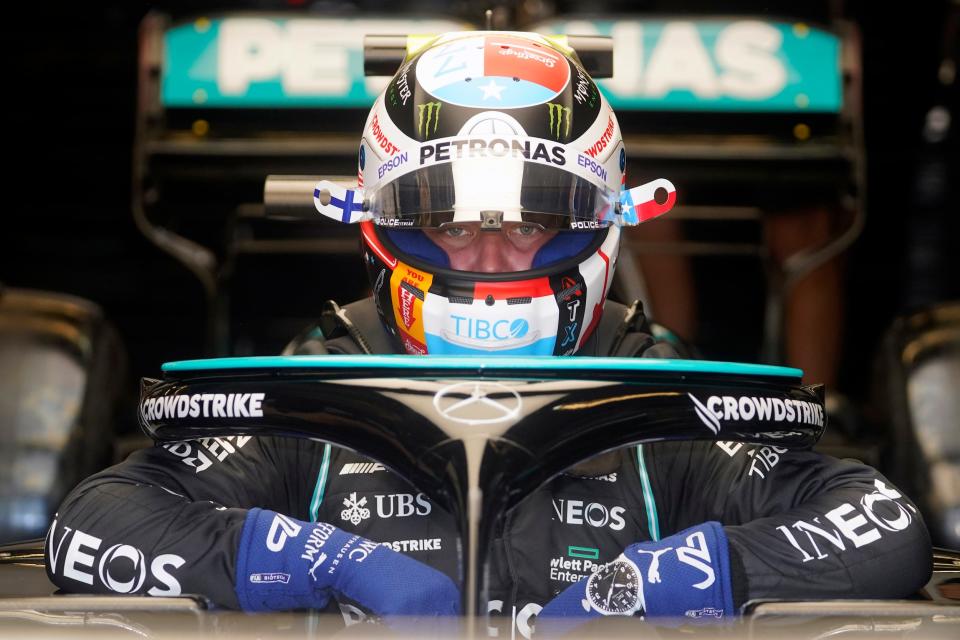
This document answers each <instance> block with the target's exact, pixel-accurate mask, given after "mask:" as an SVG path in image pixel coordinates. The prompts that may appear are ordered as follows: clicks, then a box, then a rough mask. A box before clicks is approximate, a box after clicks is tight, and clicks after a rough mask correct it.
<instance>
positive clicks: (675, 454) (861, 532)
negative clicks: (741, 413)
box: [648, 442, 932, 605]
mask: <svg viewBox="0 0 960 640" xmlns="http://www.w3.org/2000/svg"><path fill="white" fill-rule="evenodd" d="M648 450H649V453H650V456H649V458H650V460H649V464H650V466H651V467H652V471H653V473H652V478H651V479H652V482H653V493H654V497H655V499H656V502H657V505H658V509H659V512H660V514H661V515H662V517H664V519H665V521H666V522H664V523H662V524H661V526H664V525H665V527H666V529H667V530H668V532H675V531H680V530H683V529H686V528H688V527H692V526H696V525H698V524H700V523H703V522H706V521H710V520H714V521H718V522H720V523H721V524H722V525H723V529H724V531H725V533H726V537H727V540H728V543H729V548H730V561H731V562H730V566H731V571H732V572H733V574H734V575H733V576H732V577H733V588H734V600H735V604H737V605H739V604H741V603H742V602H743V601H745V600H749V599H754V598H805V599H810V598H899V597H904V596H908V595H910V594H911V593H913V592H915V591H916V590H917V589H919V588H921V587H922V586H923V585H924V584H925V583H926V582H927V580H928V579H929V577H930V573H931V570H932V560H931V558H932V554H931V545H930V538H929V534H928V533H927V529H926V527H925V526H924V523H923V521H922V519H921V517H920V514H919V512H918V511H917V509H916V507H915V506H914V505H913V503H911V502H910V500H909V499H908V498H907V497H906V496H903V495H902V494H901V493H900V491H898V490H897V489H896V488H895V487H894V486H893V485H892V484H891V483H890V482H889V481H887V480H886V479H885V478H884V477H883V476H881V475H880V473H879V472H877V471H876V470H875V469H873V468H871V467H868V466H866V465H864V464H861V463H859V462H856V461H853V460H837V459H835V458H831V457H829V456H825V455H821V454H819V453H816V452H813V451H788V450H786V449H782V448H775V447H767V446H757V445H748V444H741V443H736V442H725V443H713V442H685V443H663V444H659V445H651V446H649V447H648Z"/></svg>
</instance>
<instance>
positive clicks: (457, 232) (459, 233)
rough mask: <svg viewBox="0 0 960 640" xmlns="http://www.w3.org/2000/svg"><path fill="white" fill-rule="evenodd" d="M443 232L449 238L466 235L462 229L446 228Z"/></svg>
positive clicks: (465, 231)
mask: <svg viewBox="0 0 960 640" xmlns="http://www.w3.org/2000/svg"><path fill="white" fill-rule="evenodd" d="M443 232H444V233H445V234H447V235H448V236H449V237H451V238H459V237H461V236H463V235H466V233H467V230H466V229H464V228H463V227H446V228H445V229H444V230H443Z"/></svg>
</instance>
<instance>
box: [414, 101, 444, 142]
mask: <svg viewBox="0 0 960 640" xmlns="http://www.w3.org/2000/svg"><path fill="white" fill-rule="evenodd" d="M442 106H443V105H442V104H441V103H439V102H426V103H424V104H420V105H417V110H418V117H417V133H418V134H420V135H422V136H425V137H427V138H429V137H430V134H431V133H436V132H437V123H438V122H439V120H440V107H442ZM424 114H426V118H424ZM431 121H432V122H433V130H432V131H431V130H430V122H431Z"/></svg>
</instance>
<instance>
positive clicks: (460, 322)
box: [450, 316, 530, 340]
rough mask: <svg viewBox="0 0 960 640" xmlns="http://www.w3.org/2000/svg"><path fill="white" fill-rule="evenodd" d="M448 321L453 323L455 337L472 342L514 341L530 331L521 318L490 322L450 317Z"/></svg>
mask: <svg viewBox="0 0 960 640" xmlns="http://www.w3.org/2000/svg"><path fill="white" fill-rule="evenodd" d="M450 319H451V320H453V322H454V329H453V332H454V333H455V334H456V335H458V336H463V337H466V338H471V339H473V340H511V339H513V340H515V339H518V338H522V337H524V336H525V335H527V331H529V330H530V324H529V323H528V322H527V321H526V320H524V319H523V318H517V319H516V320H494V321H490V320H486V319H484V318H467V317H464V316H450Z"/></svg>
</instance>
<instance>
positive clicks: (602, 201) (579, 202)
mask: <svg viewBox="0 0 960 640" xmlns="http://www.w3.org/2000/svg"><path fill="white" fill-rule="evenodd" d="M461 167H462V165H461ZM482 168H483V169H485V170H483V171H468V172H467V175H457V176H456V177H457V178H458V179H457V180H455V172H456V171H457V167H456V166H455V164H454V163H446V164H438V165H433V166H428V167H424V168H422V169H418V170H417V171H414V172H411V173H407V174H405V175H402V176H400V177H398V178H397V179H395V180H393V181H391V182H389V183H387V184H385V185H383V186H382V187H380V188H379V189H377V190H376V191H375V192H373V193H368V194H367V205H368V207H369V212H370V213H371V214H372V216H373V219H374V222H375V223H377V224H381V225H386V226H391V227H400V228H436V227H440V226H441V225H444V224H448V223H452V222H478V221H480V220H481V219H482V216H481V215H480V212H481V211H499V212H503V214H504V215H503V220H504V221H511V222H526V223H532V224H536V225H538V226H540V227H542V228H544V229H597V228H601V227H605V226H607V225H609V224H613V223H614V222H615V217H616V209H615V204H616V196H615V194H613V193H611V192H610V191H609V190H608V189H605V188H602V187H598V186H596V185H595V184H593V183H591V182H590V181H588V180H586V179H584V178H582V177H580V176H577V175H576V174H573V173H570V172H569V171H565V170H563V169H560V168H558V167H553V166H548V165H544V164H539V163H535V162H517V163H511V164H501V165H500V166H499V167H498V165H496V164H488V165H487V166H485V167H482ZM468 169H473V168H468ZM498 169H502V170H498ZM460 171H461V172H462V171H463V169H462V168H461V169H460ZM519 172H522V173H519ZM578 223H579V224H578Z"/></svg>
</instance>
